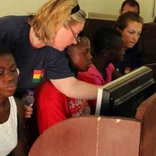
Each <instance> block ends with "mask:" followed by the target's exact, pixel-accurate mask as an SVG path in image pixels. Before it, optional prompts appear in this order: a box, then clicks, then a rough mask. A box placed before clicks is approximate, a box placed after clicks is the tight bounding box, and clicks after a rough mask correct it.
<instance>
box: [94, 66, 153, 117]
mask: <svg viewBox="0 0 156 156" xmlns="http://www.w3.org/2000/svg"><path fill="white" fill-rule="evenodd" d="M154 92H155V81H154V79H153V75H152V69H151V68H149V67H146V66H142V67H140V68H138V69H136V70H134V71H132V72H130V73H128V74H126V75H124V76H122V77H120V78H118V79H116V80H114V81H112V82H110V83H108V84H106V85H104V86H102V87H100V88H99V89H98V94H97V103H96V111H95V115H111V116H122V117H132V118H134V117H135V113H136V109H137V107H138V106H139V105H140V103H141V102H142V101H144V100H145V99H147V98H148V97H149V96H151V95H152V94H153V93H154Z"/></svg>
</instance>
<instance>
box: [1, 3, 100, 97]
mask: <svg viewBox="0 0 156 156" xmlns="http://www.w3.org/2000/svg"><path fill="white" fill-rule="evenodd" d="M85 16H86V15H85V12H84V11H82V10H81V9H80V6H79V5H78V2H77V0H50V1H48V2H47V3H46V4H45V5H43V6H42V7H41V8H40V9H39V10H38V11H37V12H36V13H35V14H31V15H30V16H7V17H2V18H0V32H1V35H0V44H3V45H5V46H7V47H8V48H9V49H10V50H11V51H12V53H13V56H14V58H15V61H16V63H17V67H18V68H19V70H20V76H19V82H18V86H17V92H16V95H17V96H19V97H20V96H21V95H22V94H23V93H24V92H26V90H27V89H31V88H34V87H35V86H36V85H37V84H38V83H39V82H40V81H41V80H42V79H43V78H44V77H46V78H48V79H50V81H51V82H52V83H53V85H54V86H55V87H56V88H57V89H58V90H59V91H60V92H62V93H64V94H65V95H67V96H68V97H74V98H78V99H95V98H96V94H97V89H98V86H94V85H91V84H87V83H85V82H81V81H78V80H77V79H76V78H74V74H73V73H72V72H71V71H70V68H69V66H68V59H67V58H66V57H65V54H64V49H65V48H66V47H67V46H69V45H71V44H76V43H77V42H78V41H79V38H78V34H79V33H80V32H81V31H82V29H83V27H84V24H85Z"/></svg>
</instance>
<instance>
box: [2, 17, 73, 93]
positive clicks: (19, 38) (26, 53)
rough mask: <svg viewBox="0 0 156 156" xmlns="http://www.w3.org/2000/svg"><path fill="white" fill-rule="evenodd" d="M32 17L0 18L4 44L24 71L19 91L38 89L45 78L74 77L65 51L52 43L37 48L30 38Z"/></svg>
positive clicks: (21, 75)
mask: <svg viewBox="0 0 156 156" xmlns="http://www.w3.org/2000/svg"><path fill="white" fill-rule="evenodd" d="M28 18H29V17H28V16H6V17H2V18H0V32H1V34H0V44H3V45H5V46H7V47H8V48H9V49H10V51H11V52H12V54H13V56H14V58H15V61H16V64H17V67H18V68H19V70H20V76H19V81H18V87H17V91H18V92H25V91H26V90H27V89H30V88H34V87H35V86H36V85H37V83H38V82H40V81H41V79H42V78H43V77H47V78H48V79H60V78H66V77H70V76H73V75H74V74H73V73H72V72H71V71H70V68H69V65H68V59H67V57H66V56H65V53H64V52H60V51H58V50H57V49H54V48H52V47H50V46H45V47H43V48H39V49H35V48H33V47H32V46H31V44H30V41H29V31H30V26H29V24H28V22H27V20H28Z"/></svg>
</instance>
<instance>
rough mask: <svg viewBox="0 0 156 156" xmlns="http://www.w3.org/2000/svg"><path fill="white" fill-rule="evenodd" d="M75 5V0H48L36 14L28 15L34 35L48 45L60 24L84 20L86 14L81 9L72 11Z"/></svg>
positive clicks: (76, 3)
mask: <svg viewBox="0 0 156 156" xmlns="http://www.w3.org/2000/svg"><path fill="white" fill-rule="evenodd" d="M77 5H78V2H77V0H49V1H48V2H47V3H46V4H45V5H43V6H42V7H41V8H40V9H39V10H38V11H37V13H36V14H31V15H30V18H29V21H28V23H29V24H30V26H31V27H33V30H34V32H35V35H36V37H38V39H39V40H41V41H43V42H44V43H45V44H47V45H50V43H51V41H52V40H53V39H54V37H55V34H56V31H57V30H58V29H59V28H61V27H62V26H65V27H68V25H69V24H71V25H74V24H75V23H77V22H80V23H83V22H85V17H86V14H85V12H84V11H83V10H81V9H79V10H77V12H75V13H72V10H73V9H74V8H75V7H76V6H77Z"/></svg>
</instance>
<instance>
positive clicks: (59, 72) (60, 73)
mask: <svg viewBox="0 0 156 156" xmlns="http://www.w3.org/2000/svg"><path fill="white" fill-rule="evenodd" d="M45 64H46V71H45V74H46V77H47V78H48V79H61V78H67V77H72V76H74V73H72V72H71V70H70V67H69V61H68V58H67V57H66V55H65V52H60V51H58V50H57V49H54V48H52V47H47V55H46V62H45Z"/></svg>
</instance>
